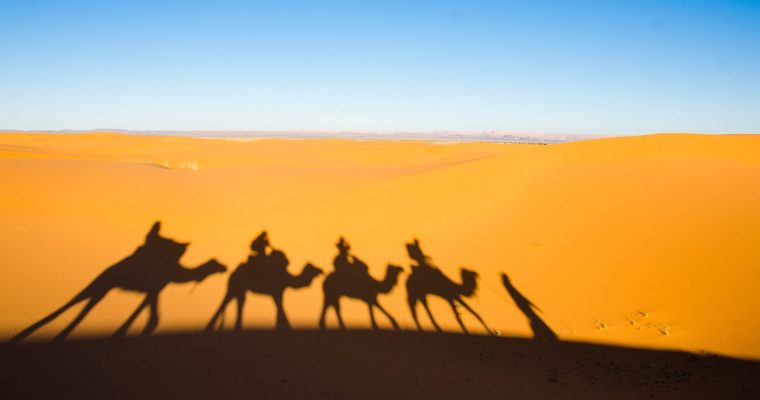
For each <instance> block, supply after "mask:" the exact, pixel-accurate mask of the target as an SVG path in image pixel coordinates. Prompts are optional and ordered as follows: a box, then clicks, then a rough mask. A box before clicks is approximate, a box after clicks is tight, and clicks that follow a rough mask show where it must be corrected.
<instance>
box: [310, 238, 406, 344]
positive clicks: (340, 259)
mask: <svg viewBox="0 0 760 400" xmlns="http://www.w3.org/2000/svg"><path fill="white" fill-rule="evenodd" d="M336 247H337V248H338V255H337V256H335V259H334V261H333V266H334V268H335V270H334V271H333V272H331V273H330V274H329V275H327V277H326V278H325V281H324V282H323V284H322V291H323V294H324V303H323V305H322V313H321V315H320V317H319V327H320V329H325V327H326V325H325V319H326V317H327V311H328V310H329V309H330V308H332V309H333V310H335V315H336V316H337V317H338V325H339V326H340V329H345V328H346V326H345V324H344V323H343V316H342V315H341V312H340V299H341V297H349V298H353V299H357V300H361V301H363V302H364V303H366V304H367V307H368V308H369V318H370V322H371V323H372V329H378V325H377V321H376V320H375V308H377V309H379V310H380V312H382V313H383V314H385V316H386V317H387V318H388V320H389V321H390V322H391V325H393V328H394V329H395V330H399V329H400V328H399V325H398V323H397V322H396V319H395V318H393V316H392V315H391V314H390V313H389V312H388V311H387V310H386V309H385V308H384V307H383V306H382V305H380V303H378V301H377V296H378V295H379V294H387V293H390V291H391V290H392V289H393V287H394V286H396V283H397V282H398V276H399V275H400V274H401V272H402V271H403V268H401V267H399V266H396V265H392V264H388V267H387V268H386V271H385V278H383V280H377V279H375V278H373V277H372V276H371V275H370V274H369V268H368V267H367V264H365V263H364V262H363V261H362V260H360V259H358V258H357V257H355V256H353V255H351V254H350V253H349V250H350V249H351V247H350V246H349V245H348V243H347V242H346V241H345V239H343V238H340V240H339V241H338V243H337V244H336Z"/></svg>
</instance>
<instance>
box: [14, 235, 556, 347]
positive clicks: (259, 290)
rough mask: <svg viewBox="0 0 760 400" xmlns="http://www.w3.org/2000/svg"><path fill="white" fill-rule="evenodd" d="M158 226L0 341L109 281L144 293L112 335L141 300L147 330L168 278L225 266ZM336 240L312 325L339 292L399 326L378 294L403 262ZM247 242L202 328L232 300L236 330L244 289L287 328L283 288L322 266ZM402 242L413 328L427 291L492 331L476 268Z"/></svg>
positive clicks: (265, 240) (525, 309)
mask: <svg viewBox="0 0 760 400" xmlns="http://www.w3.org/2000/svg"><path fill="white" fill-rule="evenodd" d="M160 229H161V224H160V222H156V223H154V224H153V226H152V227H151V229H150V231H149V232H148V234H147V235H146V237H145V242H144V243H143V244H142V245H141V246H139V247H138V248H137V249H136V250H135V251H134V253H132V254H131V255H129V256H127V257H126V258H124V259H123V260H121V261H119V262H117V263H116V264H114V265H112V266H110V267H108V268H107V269H106V270H105V271H103V272H102V273H101V274H100V275H99V276H98V277H96V278H95V279H94V280H93V281H92V283H90V284H89V285H88V286H87V287H85V288H84V289H83V290H82V291H81V292H80V293H79V294H77V295H76V296H74V298H72V299H71V300H70V301H69V302H67V303H66V304H64V305H63V306H62V307H60V308H58V309H57V310H55V311H54V312H52V313H51V314H50V315H48V316H46V317H44V318H42V319H41V320H39V321H37V322H36V323H34V324H32V325H31V326H29V327H28V328H26V329H24V330H23V331H22V332H21V333H19V334H17V335H16V336H15V337H13V338H12V339H11V340H9V341H8V342H7V343H6V345H12V344H15V343H18V342H20V341H21V340H23V339H24V338H26V337H27V336H29V335H31V334H32V333H34V332H35V331H37V330H39V329H40V328H42V327H43V326H45V325H47V324H48V323H50V322H52V321H53V320H54V319H56V318H57V317H59V316H60V315H61V314H63V313H64V312H66V311H67V310H68V309H69V308H71V307H73V306H75V305H76V304H78V303H80V302H84V301H86V303H85V305H84V307H83V308H82V310H81V311H80V313H79V314H78V315H77V316H76V317H75V318H74V320H73V321H71V322H70V323H69V324H68V325H67V326H66V327H65V328H64V329H63V330H62V331H61V332H60V333H59V334H58V335H57V336H55V339H54V340H62V339H64V338H66V337H67V336H68V335H69V334H70V333H71V332H72V331H73V330H74V328H76V327H77V325H78V324H79V323H80V322H82V320H83V319H84V318H85V316H87V314H88V313H89V312H90V311H91V310H92V309H93V308H94V307H95V306H96V305H97V304H98V303H99V302H100V301H101V300H102V299H103V298H104V297H105V296H106V294H107V293H109V292H110V291H111V289H122V290H126V291H133V292H139V293H144V294H145V299H144V300H143V302H142V303H140V305H139V306H138V307H137V309H135V310H134V312H133V313H132V314H131V315H130V316H129V317H128V318H127V320H126V321H125V322H124V323H123V324H122V325H121V327H120V328H119V329H118V330H117V331H116V333H115V334H114V335H113V337H114V338H121V337H123V336H125V335H126V334H127V332H128V330H129V328H130V327H131V326H132V324H133V323H134V321H135V320H136V319H137V317H138V316H139V315H140V313H142V312H143V310H144V309H145V308H146V307H147V308H148V310H149V318H148V322H147V324H146V326H145V328H144V329H143V331H142V336H148V335H150V334H151V333H152V332H153V331H155V329H156V327H157V326H158V322H159V312H158V301H159V295H160V293H161V291H162V290H163V289H164V288H165V287H166V286H167V285H169V284H170V283H184V282H202V281H203V280H205V279H206V278H207V277H209V276H211V275H214V274H220V273H223V272H226V271H227V268H226V267H225V266H224V265H222V264H220V263H219V262H218V261H216V260H215V259H211V260H209V261H207V262H206V263H204V264H202V265H200V266H198V267H195V268H187V267H184V266H183V265H182V264H181V263H180V258H181V257H182V256H183V255H184V254H185V251H186V250H187V246H188V245H189V243H180V242H177V241H174V240H172V239H169V238H166V237H163V236H161V235H160V234H159V230H160ZM336 247H337V250H338V254H337V255H336V256H335V258H334V259H333V271H331V272H329V273H328V274H327V276H326V277H325V279H324V281H323V283H322V292H323V305H322V310H321V314H320V316H319V322H318V326H319V328H320V329H325V328H326V319H327V313H328V311H329V310H330V309H332V310H334V312H335V315H336V317H337V320H338V326H339V328H340V329H341V330H343V329H345V328H346V324H345V323H344V320H343V316H342V315H341V307H340V301H341V299H342V298H350V299H355V300H359V301H362V302H364V303H365V304H366V305H367V308H368V312H369V319H370V323H371V326H372V329H373V330H378V329H379V326H378V324H377V321H376V319H375V309H378V310H380V312H381V313H382V314H383V315H384V316H385V317H386V318H387V320H388V321H389V322H390V324H391V326H392V327H393V329H394V330H396V331H398V330H400V329H401V328H400V326H399V324H398V322H397V321H396V318H394V317H393V316H392V315H391V313H390V312H389V311H388V310H387V309H386V308H385V307H383V306H382V305H381V304H380V303H379V302H378V297H379V296H380V295H387V294H389V293H390V292H391V291H392V290H393V289H394V288H395V287H396V285H397V284H398V281H399V278H400V276H401V275H402V274H403V272H404V268H403V267H401V266H398V265H393V264H388V265H387V267H386V271H385V276H384V277H383V278H382V279H376V278H374V277H373V276H372V275H370V273H369V267H368V266H367V264H366V263H365V262H364V261H362V260H361V259H359V258H358V257H356V256H355V255H353V254H352V253H351V251H350V250H351V246H350V245H349V243H348V242H347V241H346V240H345V239H344V238H342V237H341V238H339V240H338V242H337V243H336ZM250 249H251V254H250V255H249V256H248V259H247V260H246V261H245V262H243V263H241V264H240V265H239V266H238V267H237V268H236V269H235V270H234V271H233V272H232V273H231V274H230V275H229V278H228V281H227V290H226V292H225V294H224V296H223V297H222V301H221V304H220V305H219V307H218V308H217V310H216V311H215V312H214V314H213V315H212V317H211V319H210V321H209V322H208V324H207V325H206V329H205V332H206V333H207V334H211V333H214V332H216V331H221V330H223V329H224V316H225V314H226V310H227V307H228V306H229V305H230V303H232V302H233V301H234V302H235V305H236V320H235V324H234V330H235V331H236V332H240V331H242V330H243V315H244V308H245V302H246V296H247V294H248V292H251V293H256V294H263V295H266V296H269V297H271V298H272V300H273V301H274V304H275V306H276V309H277V317H276V323H275V328H276V329H277V330H289V329H290V322H289V321H288V317H287V313H286V312H285V308H284V305H283V297H284V293H285V291H286V289H288V288H293V289H300V288H307V287H309V286H311V284H312V282H313V281H314V279H315V278H317V277H318V276H320V275H322V274H323V270H322V269H321V268H319V267H317V266H315V265H313V264H311V263H306V264H305V265H304V267H303V268H302V270H301V272H300V273H299V274H297V275H293V274H291V273H290V272H288V269H287V267H288V264H289V260H288V257H287V256H286V255H285V253H284V252H283V251H281V250H279V249H275V248H273V247H272V246H271V244H270V241H269V237H268V234H267V232H266V231H263V232H261V234H259V235H258V236H257V237H256V238H255V239H254V240H253V241H252V243H251V245H250ZM406 250H407V253H408V255H409V258H410V259H411V260H412V261H413V262H412V264H411V271H410V273H409V276H408V278H407V279H406V298H407V304H408V307H409V311H410V313H411V316H412V319H413V320H414V323H415V326H416V328H417V330H419V331H423V328H422V325H421V324H420V321H419V318H418V316H417V308H418V307H417V306H418V305H419V304H420V303H421V304H422V306H423V308H424V309H425V311H426V313H427V315H428V317H429V319H430V321H431V323H432V325H433V327H434V328H435V330H436V331H437V332H443V330H442V329H441V327H440V325H439V324H438V322H437V321H436V319H435V318H434V317H433V313H432V312H431V310H430V307H429V306H428V298H429V297H431V296H433V297H439V298H441V299H443V300H444V301H446V302H447V303H448V304H449V306H450V307H451V309H452V311H453V313H454V316H455V318H456V320H457V322H458V323H459V326H460V328H461V330H462V332H463V333H465V334H468V333H469V330H468V329H467V327H466V326H465V324H464V322H463V320H462V317H461V315H460V314H461V312H462V310H466V311H467V312H469V313H470V314H472V315H473V316H474V317H475V319H476V320H477V321H478V322H480V324H481V325H482V327H483V328H484V329H485V331H486V332H488V333H489V334H491V335H493V334H494V331H493V330H492V329H491V328H489V326H488V325H487V324H486V322H485V321H484V320H483V318H482V317H481V316H480V314H479V313H478V312H476V311H475V310H474V309H473V308H472V307H471V306H470V305H469V304H467V302H466V301H465V300H464V299H465V298H467V297H471V296H473V294H474V293H475V291H476V289H477V278H478V274H477V273H476V272H475V271H472V270H468V269H464V268H460V276H461V282H455V281H454V280H452V279H450V278H449V277H447V276H446V275H445V274H444V273H443V272H442V271H441V270H440V269H439V268H438V267H436V266H435V265H434V264H433V262H432V261H431V258H430V257H429V256H428V255H426V254H425V253H424V252H423V251H422V248H421V247H420V243H419V241H418V240H417V239H414V241H413V242H411V243H407V244H406ZM502 282H503V284H504V286H505V288H506V290H507V293H509V294H510V296H511V297H512V299H513V301H514V303H515V305H516V306H517V308H518V309H519V310H520V311H521V312H522V313H523V314H524V315H525V317H526V319H527V320H528V322H529V324H530V327H531V329H532V330H533V334H534V338H535V339H539V340H544V341H556V340H557V335H556V334H555V333H554V332H553V331H552V330H551V328H549V326H548V325H547V324H546V323H545V322H544V321H543V320H542V319H541V318H540V317H539V316H538V314H536V312H535V310H538V311H540V309H538V307H536V306H535V305H534V304H533V303H532V302H531V301H530V300H528V299H527V298H526V297H525V296H524V295H523V294H522V293H520V292H519V291H518V290H517V289H516V288H515V287H514V286H513V285H512V283H511V281H510V280H509V278H508V277H507V275H506V274H502ZM534 309H535V310H534Z"/></svg>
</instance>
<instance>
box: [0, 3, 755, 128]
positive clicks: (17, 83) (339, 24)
mask: <svg viewBox="0 0 760 400" xmlns="http://www.w3.org/2000/svg"><path fill="white" fill-rule="evenodd" d="M0 128H5V129H67V128H68V129H91V128H124V129H224V130H227V129H265V130H270V129H277V130H279V129H288V130H290V129H330V130H344V129H345V130H414V131H432V130H471V131H483V130H507V131H519V132H524V131H530V132H566V133H610V134H628V133H646V132H656V131H691V132H755V133H760V1H731V0H722V1H699V0H689V1H667V0H661V1H644V0H635V1H623V0H620V1H617V0H612V1H598V2H581V1H578V2H576V1H573V2H570V1H557V2H544V1H519V2H507V1H493V2H485V1H473V0H470V1H443V0H441V1H429V2H427V1H426V2H414V1H411V0H409V1H398V2H395V1H378V2H362V1H335V2H320V1H303V2H291V1H271V2H253V1H160V0H151V1H137V0H125V1H119V2H114V1H105V0H101V1H63V0H52V1H15V0H2V1H0Z"/></svg>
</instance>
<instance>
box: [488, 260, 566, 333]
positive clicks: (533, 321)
mask: <svg viewBox="0 0 760 400" xmlns="http://www.w3.org/2000/svg"><path fill="white" fill-rule="evenodd" d="M501 280H502V282H503V283H504V287H505V288H506V289H507V292H509V295H510V296H512V300H514V302H515V305H517V308H519V309H520V311H521V312H522V313H523V314H524V315H525V318H527V319H528V322H530V329H531V330H533V338H534V339H536V340H544V341H557V334H556V333H554V331H553V330H551V328H549V325H547V324H546V322H544V320H543V319H541V317H539V316H538V314H536V312H535V311H534V309H536V310H538V311H541V309H540V308H538V306H536V305H535V304H533V302H531V301H530V300H528V298H526V297H525V296H523V294H522V293H520V291H518V290H517V288H515V287H514V285H512V282H511V281H510V280H509V277H508V276H507V274H505V273H502V274H501Z"/></svg>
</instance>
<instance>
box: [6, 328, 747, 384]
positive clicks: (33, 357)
mask: <svg viewBox="0 0 760 400" xmlns="http://www.w3.org/2000/svg"><path fill="white" fill-rule="evenodd" d="M0 354H1V356H0V371H2V374H0V397H3V398H77V399H97V398H104V397H105V398H114V399H134V398H141V399H153V398H156V399H158V398H178V399H210V398H214V399H216V398H219V399H237V398H266V399H271V398H298V399H302V398H306V399H324V398H330V399H356V398H361V399H427V398H436V399H466V398H513V399H651V398H655V399H756V398H758V396H760V387H759V386H758V384H757V382H756V380H757V379H756V378H757V376H758V374H760V363H758V362H749V361H740V360H735V359H727V358H722V357H717V356H697V355H693V354H690V353H682V352H672V351H654V350H635V349H630V348H621V347H613V346H604V345H593V344H582V343H570V342H557V343H544V342H539V341H534V340H529V339H517V338H510V339H507V338H496V337H483V336H472V335H471V336H465V335H453V334H443V335H441V334H430V333H428V334H418V333H412V332H402V333H395V332H389V331H380V332H372V331H343V332H341V331H327V332H319V331H308V330H306V331H292V332H289V333H288V332H286V333H282V332H275V331H247V332H245V333H243V334H241V335H238V334H234V333H226V334H222V335H214V336H204V335H202V334H197V333H191V334H188V333H175V334H169V335H158V336H154V337H150V338H147V339H139V338H134V339H124V340H116V341H111V340H107V339H94V340H72V341H66V342H61V343H33V344H26V345H22V346H18V347H13V348H11V349H6V352H4V353H0Z"/></svg>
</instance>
